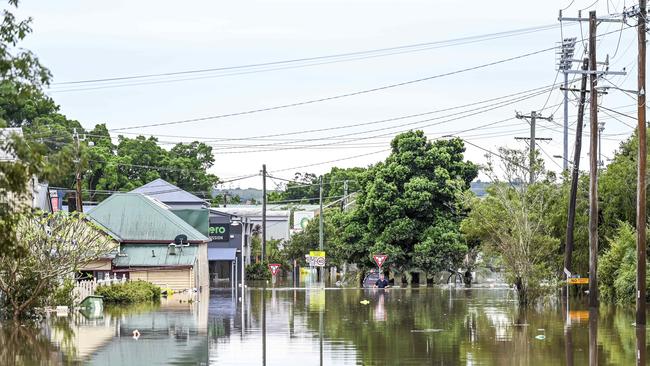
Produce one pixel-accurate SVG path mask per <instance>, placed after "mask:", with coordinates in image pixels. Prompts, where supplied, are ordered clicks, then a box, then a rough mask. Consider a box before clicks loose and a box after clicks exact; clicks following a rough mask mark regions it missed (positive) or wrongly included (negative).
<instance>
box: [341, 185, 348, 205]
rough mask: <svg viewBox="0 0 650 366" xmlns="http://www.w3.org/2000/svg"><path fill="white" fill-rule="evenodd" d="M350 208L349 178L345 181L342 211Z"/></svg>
mask: <svg viewBox="0 0 650 366" xmlns="http://www.w3.org/2000/svg"><path fill="white" fill-rule="evenodd" d="M347 209H348V180H347V179H346V180H344V181H343V209H342V210H341V211H346V210H347Z"/></svg>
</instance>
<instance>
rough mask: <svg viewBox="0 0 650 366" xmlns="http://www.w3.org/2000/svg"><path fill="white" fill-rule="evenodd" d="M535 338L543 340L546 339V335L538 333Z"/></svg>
mask: <svg viewBox="0 0 650 366" xmlns="http://www.w3.org/2000/svg"><path fill="white" fill-rule="evenodd" d="M535 339H539V340H540V341H543V340H545V339H546V336H545V335H543V334H538V335H536V336H535Z"/></svg>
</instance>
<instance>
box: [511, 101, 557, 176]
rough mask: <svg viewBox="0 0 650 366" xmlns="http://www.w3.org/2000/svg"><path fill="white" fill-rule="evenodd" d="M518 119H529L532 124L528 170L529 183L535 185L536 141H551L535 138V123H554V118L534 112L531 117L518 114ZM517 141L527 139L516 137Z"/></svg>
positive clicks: (544, 138)
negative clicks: (541, 121) (540, 121)
mask: <svg viewBox="0 0 650 366" xmlns="http://www.w3.org/2000/svg"><path fill="white" fill-rule="evenodd" d="M516 117H517V118H518V119H527V120H528V119H529V121H528V123H530V138H528V139H529V140H530V155H529V157H528V165H529V168H528V174H529V177H528V183H530V184H533V183H535V156H536V153H535V143H536V140H542V141H550V140H551V139H550V138H547V137H542V138H536V137H535V122H536V121H537V119H543V120H547V121H552V120H553V116H549V117H542V115H541V114H537V112H535V111H532V112H530V116H526V115H523V114H521V113H519V112H517V116H516ZM515 139H517V140H526V139H527V138H525V137H515Z"/></svg>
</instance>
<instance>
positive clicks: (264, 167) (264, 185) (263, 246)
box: [262, 164, 266, 262]
mask: <svg viewBox="0 0 650 366" xmlns="http://www.w3.org/2000/svg"><path fill="white" fill-rule="evenodd" d="M265 258H266V164H262V262H264V259H265Z"/></svg>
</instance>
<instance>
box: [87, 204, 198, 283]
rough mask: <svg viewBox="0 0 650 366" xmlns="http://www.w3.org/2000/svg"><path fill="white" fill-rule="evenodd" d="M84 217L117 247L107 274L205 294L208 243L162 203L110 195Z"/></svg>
mask: <svg viewBox="0 0 650 366" xmlns="http://www.w3.org/2000/svg"><path fill="white" fill-rule="evenodd" d="M197 216H200V215H197ZM88 217H90V219H91V220H92V221H94V222H95V223H97V224H98V225H100V226H101V227H102V228H104V229H105V230H106V231H107V232H108V233H109V234H110V235H111V236H113V238H115V239H116V240H117V241H118V242H119V243H120V251H119V253H118V254H117V255H116V256H115V259H113V260H112V264H111V272H110V273H109V274H111V273H112V274H117V276H118V277H119V276H121V275H125V276H127V277H128V278H129V279H131V280H145V281H148V282H151V283H153V284H155V285H158V286H160V287H163V288H171V289H172V290H174V291H177V292H178V291H186V290H191V289H194V288H196V289H199V290H202V289H207V288H208V286H209V285H208V283H209V278H208V241H209V240H210V239H209V238H208V237H207V236H206V235H204V234H202V233H201V232H199V231H198V230H197V229H196V228H194V227H193V226H192V225H190V224H189V223H187V222H186V221H185V220H183V219H182V218H181V217H180V216H178V215H177V214H175V213H174V212H172V210H171V209H170V207H169V206H167V205H165V204H164V203H162V202H160V201H158V200H156V199H154V198H151V197H148V196H145V195H143V194H140V193H116V194H113V195H112V196H110V197H109V198H107V199H106V200H104V201H103V202H102V203H100V204H99V205H98V206H97V207H95V208H94V209H93V210H92V211H91V212H89V213H88ZM206 224H207V220H206ZM206 226H207V225H206ZM206 229H207V228H206ZM179 236H181V237H179ZM179 238H180V239H181V240H179Z"/></svg>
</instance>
